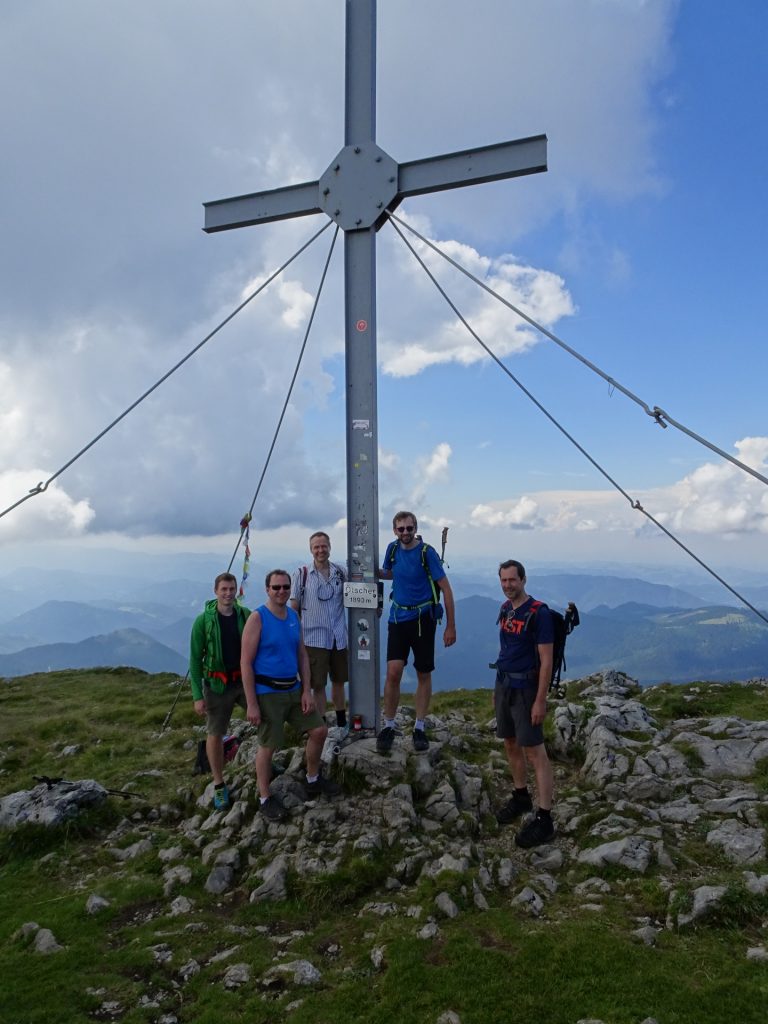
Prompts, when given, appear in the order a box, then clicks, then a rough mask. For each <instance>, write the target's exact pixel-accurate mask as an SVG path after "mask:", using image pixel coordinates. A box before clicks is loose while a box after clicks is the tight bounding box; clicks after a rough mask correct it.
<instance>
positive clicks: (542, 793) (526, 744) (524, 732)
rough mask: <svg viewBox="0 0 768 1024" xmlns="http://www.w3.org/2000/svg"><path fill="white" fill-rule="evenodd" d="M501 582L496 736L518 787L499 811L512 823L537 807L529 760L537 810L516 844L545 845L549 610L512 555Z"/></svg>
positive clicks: (549, 832) (548, 833)
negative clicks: (533, 594) (532, 594)
mask: <svg viewBox="0 0 768 1024" xmlns="http://www.w3.org/2000/svg"><path fill="white" fill-rule="evenodd" d="M499 582H500V583H501V589H502V590H503V591H504V596H505V597H506V599H507V600H506V601H505V602H504V604H503V605H502V606H501V610H500V612H499V617H498V619H497V623H498V625H499V658H498V661H497V662H496V668H497V671H496V688H495V691H494V706H495V708H496V735H497V736H498V737H499V738H500V739H502V740H504V749H505V750H506V753H507V759H508V761H509V766H510V769H511V771H512V780H513V782H514V786H515V791H514V793H513V794H512V798H511V799H510V800H509V801H508V802H507V803H506V804H505V805H504V807H502V808H501V809H500V810H499V811H498V812H497V814H496V819H497V821H498V822H499V824H500V825H508V824H510V823H511V822H513V821H514V820H515V819H516V818H519V817H520V816H521V815H522V814H525V813H526V811H531V810H533V801H532V800H531V795H530V793H529V792H528V784H527V777H528V764H529V763H530V764H531V765H532V766H533V770H534V774H535V776H536V795H537V797H538V809H537V811H536V814H535V815H534V817H533V818H531V819H530V820H529V821H528V822H527V824H526V825H524V826H523V828H522V829H521V830H520V831H519V832H518V833H517V835H516V836H515V842H516V843H517V845H518V846H523V847H530V846H538V845H540V844H541V843H546V842H547V841H548V840H549V839H551V838H552V836H553V835H554V834H555V829H554V825H553V824H552V791H553V789H554V778H553V774H552V765H551V764H550V763H549V757H548V756H547V751H546V747H545V746H544V732H543V730H542V723H543V722H544V719H545V717H546V714H547V693H548V691H549V684H550V681H551V679H552V651H553V640H554V632H553V627H552V616H551V615H550V613H549V608H547V606H546V605H545V604H541V603H540V602H534V599H533V598H532V597H529V596H528V594H526V592H525V569H524V567H523V565H522V563H521V562H517V561H515V559H512V558H510V559H509V560H508V561H506V562H502V563H501V565H500V566H499Z"/></svg>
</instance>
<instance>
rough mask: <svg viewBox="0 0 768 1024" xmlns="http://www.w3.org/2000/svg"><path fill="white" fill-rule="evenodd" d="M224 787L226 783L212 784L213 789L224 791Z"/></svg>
mask: <svg viewBox="0 0 768 1024" xmlns="http://www.w3.org/2000/svg"><path fill="white" fill-rule="evenodd" d="M226 785H227V784H226V782H216V783H214V789H224V787H225V786H226Z"/></svg>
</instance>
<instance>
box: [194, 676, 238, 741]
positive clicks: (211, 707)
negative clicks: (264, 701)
mask: <svg viewBox="0 0 768 1024" xmlns="http://www.w3.org/2000/svg"><path fill="white" fill-rule="evenodd" d="M203 700H204V701H205V710H206V712H207V717H206V720H205V731H206V732H207V733H208V735H209V736H226V734H227V730H228V729H229V723H230V720H231V718H232V712H233V711H234V709H235V705H236V704H239V705H240V707H241V708H242V709H243V710H245V709H246V707H247V702H246V699H245V691H244V690H243V682H242V680H241V679H236V680H234V681H233V682H231V683H227V685H226V686H225V687H224V692H223V693H216V691H215V690H212V689H211V688H210V686H208V685H207V684H206V683H203Z"/></svg>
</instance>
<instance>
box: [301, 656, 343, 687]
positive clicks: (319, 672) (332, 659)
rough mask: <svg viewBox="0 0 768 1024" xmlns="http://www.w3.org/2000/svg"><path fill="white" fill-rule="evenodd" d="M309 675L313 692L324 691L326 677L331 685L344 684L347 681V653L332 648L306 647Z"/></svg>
mask: <svg viewBox="0 0 768 1024" xmlns="http://www.w3.org/2000/svg"><path fill="white" fill-rule="evenodd" d="M307 657H308V658H309V674H310V680H311V685H312V689H313V690H325V683H326V680H327V679H328V676H329V675H330V677H331V682H332V683H346V682H347V680H348V679H349V668H348V667H347V651H346V648H345V649H344V650H341V651H340V650H339V649H338V647H334V648H332V649H331V650H328V648H327V647H307Z"/></svg>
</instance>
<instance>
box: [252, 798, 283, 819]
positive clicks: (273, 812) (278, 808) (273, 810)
mask: <svg viewBox="0 0 768 1024" xmlns="http://www.w3.org/2000/svg"><path fill="white" fill-rule="evenodd" d="M259 810H260V811H261V813H262V814H263V815H264V817H265V818H266V819H267V820H268V821H283V820H284V819H285V818H286V816H287V814H288V812H287V811H286V809H285V807H283V805H282V803H281V802H280V800H278V798H277V797H276V796H268V797H267V799H266V800H265V801H264V803H263V804H262V803H260V804H259Z"/></svg>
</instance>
